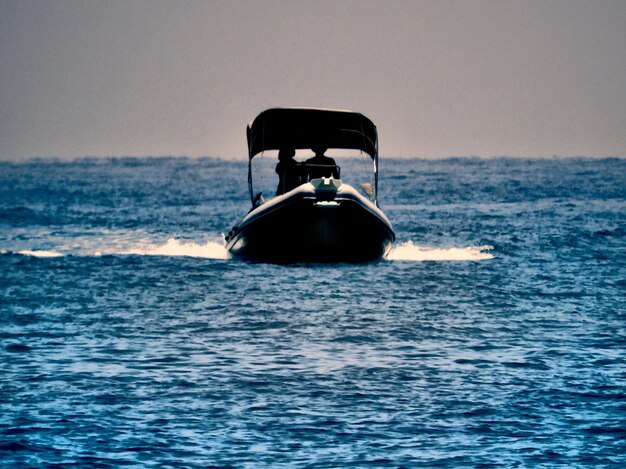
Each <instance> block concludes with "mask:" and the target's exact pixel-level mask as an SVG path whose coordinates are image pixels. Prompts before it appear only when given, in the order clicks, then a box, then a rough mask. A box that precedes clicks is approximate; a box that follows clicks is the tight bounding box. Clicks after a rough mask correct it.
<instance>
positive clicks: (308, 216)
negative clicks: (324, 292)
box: [226, 184, 395, 263]
mask: <svg viewBox="0 0 626 469" xmlns="http://www.w3.org/2000/svg"><path fill="white" fill-rule="evenodd" d="M305 186H310V184H309V185H305ZM329 199H330V200H329ZM394 238H395V235H394V233H393V230H392V228H391V225H390V223H389V221H388V220H387V219H386V217H385V215H384V214H383V213H382V211H380V209H378V208H377V207H376V206H375V205H373V204H372V203H371V202H369V201H367V199H365V198H364V197H363V196H361V195H360V194H358V193H357V192H356V191H355V190H354V189H353V188H351V187H350V186H347V185H343V187H342V190H341V193H336V194H332V196H331V197H330V198H329V197H328V193H324V192H319V191H317V192H316V191H315V190H312V188H310V187H304V186H303V187H302V188H300V189H296V190H294V191H292V192H291V193H289V194H286V195H285V196H283V197H281V198H278V200H276V201H275V202H273V203H268V204H266V205H262V206H260V207H257V208H256V209H255V210H253V211H251V212H250V213H249V214H248V215H247V216H246V217H245V218H244V220H242V222H241V223H240V224H239V225H238V226H236V227H234V228H233V230H231V233H229V235H228V237H227V245H226V248H227V250H228V251H229V252H230V254H231V255H233V256H236V257H242V258H245V259H249V260H257V261H262V262H276V263H292V262H368V261H372V260H376V259H380V258H382V257H384V256H385V255H386V254H387V253H388V252H389V250H390V249H391V244H392V242H393V240H394Z"/></svg>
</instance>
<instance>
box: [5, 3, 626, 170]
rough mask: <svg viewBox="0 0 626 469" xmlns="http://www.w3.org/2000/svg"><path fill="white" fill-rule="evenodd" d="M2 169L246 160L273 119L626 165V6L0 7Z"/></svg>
mask: <svg viewBox="0 0 626 469" xmlns="http://www.w3.org/2000/svg"><path fill="white" fill-rule="evenodd" d="M0 64H1V65H0V112H1V114H0V116H1V117H0V159H1V160H22V159H27V158H30V157H47V156H57V157H61V158H73V157H80V156H86V155H95V156H122V155H136V156H147V155H154V156H156V155H186V156H203V155H206V156H219V157H223V158H237V159H244V158H245V157H246V139H245V126H246V124H247V123H248V122H249V121H250V120H252V119H253V118H254V117H255V116H256V115H257V114H258V113H260V112H261V111H263V110H264V109H266V108H269V107H288V106H297V107H324V108H339V109H351V110H355V111H359V112H362V113H363V114H365V115H367V116H368V117H369V118H370V119H372V120H373V121H374V123H375V124H376V125H377V126H378V131H379V138H380V152H381V155H383V156H399V157H411V156H418V157H429V158H436V157H446V156H473V155H476V156H483V157H489V156H499V155H510V156H531V157H541V156H552V155H561V156H578V155H582V156H626V0H588V1H583V0H541V1H535V0H524V1H521V0H515V1H507V0H460V1H445V0H434V1H430V0H425V1H419V0H413V1H398V0H393V1H392V0H386V1H364V0H363V1H338V0H333V1H320V0H316V1H296V0H294V1H275V0H272V1H270V0H263V1H254V0H250V1H233V0H228V1H208V0H206V1H180V0H176V1H174V0H173V1H164V0H146V1H143V0H140V1H137V0H134V1H128V0H119V1H117V0H116V1H108V0H77V1H67V0H50V1H43V0H42V1H31V0H0Z"/></svg>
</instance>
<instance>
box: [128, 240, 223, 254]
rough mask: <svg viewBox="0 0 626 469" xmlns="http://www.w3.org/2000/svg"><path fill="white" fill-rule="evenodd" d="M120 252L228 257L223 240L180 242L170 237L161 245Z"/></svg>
mask: <svg viewBox="0 0 626 469" xmlns="http://www.w3.org/2000/svg"><path fill="white" fill-rule="evenodd" d="M120 254H135V255H142V256H187V257H200V258H204V259H228V253H227V252H226V247H225V245H224V243H223V242H221V243H220V242H217V241H207V242H206V243H204V244H198V243H194V242H181V241H179V240H178V239H176V238H170V239H168V240H167V243H165V244H163V245H160V246H159V245H152V246H145V247H142V248H139V249H130V250H128V251H126V252H122V253H120Z"/></svg>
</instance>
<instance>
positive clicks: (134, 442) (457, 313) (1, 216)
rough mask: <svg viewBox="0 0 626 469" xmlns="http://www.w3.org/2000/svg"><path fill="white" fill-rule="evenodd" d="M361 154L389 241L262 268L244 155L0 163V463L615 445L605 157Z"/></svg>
mask: <svg viewBox="0 0 626 469" xmlns="http://www.w3.org/2000/svg"><path fill="white" fill-rule="evenodd" d="M380 166H381V179H380V205H381V208H382V209H383V210H384V211H385V213H386V214H387V215H388V217H389V218H390V219H391V221H392V223H393V224H394V228H395V230H396V234H397V241H396V243H395V247H394V249H393V250H392V252H391V253H390V255H389V256H388V258H387V259H384V260H380V261H378V262H372V263H368V264H361V265H348V264H339V265H332V264H331V265H315V264H296V265H272V264H262V263H251V262H244V261H240V260H234V259H228V258H227V256H226V252H225V251H224V242H223V234H224V233H227V232H228V230H229V229H230V227H231V226H232V225H233V224H235V223H236V222H237V221H238V220H239V219H240V218H241V217H242V216H243V215H244V214H245V213H246V212H247V210H248V209H249V196H248V194H247V165H246V163H245V162H241V161H239V162H229V161H222V160H219V159H214V158H203V159H186V158H107V159H95V158H94V159H89V158H87V159H81V160H76V161H71V162H62V161H52V160H49V161H45V160H32V161H28V162H25V163H7V162H4V163H0V272H1V274H0V275H1V277H0V376H1V381H0V465H1V466H4V467H71V466H84V467H118V466H128V467H144V466H159V467H209V466H212V467H250V468H253V467H254V468H256V467H315V468H317V467H348V466H349V467H423V466H441V467H466V466H478V467H499V466H500V467H529V466H545V467H555V466H561V467H576V466H578V467H582V466H616V467H623V466H624V465H626V387H625V386H626V297H625V296H626V295H625V293H626V160H624V159H616V158H613V159H585V158H577V159H514V158H496V159H471V158H468V159H463V158H461V159H447V160H438V161H428V160H394V159H387V158H382V159H381V164H380ZM342 171H343V172H345V171H347V169H346V166H344V167H343V169H342Z"/></svg>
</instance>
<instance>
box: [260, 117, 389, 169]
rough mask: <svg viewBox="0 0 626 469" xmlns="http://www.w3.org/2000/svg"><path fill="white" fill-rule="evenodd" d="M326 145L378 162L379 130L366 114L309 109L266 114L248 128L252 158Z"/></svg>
mask: <svg viewBox="0 0 626 469" xmlns="http://www.w3.org/2000/svg"><path fill="white" fill-rule="evenodd" d="M318 145H323V146H326V147H328V148H341V149H350V150H361V151H363V152H365V153H367V154H368V155H370V156H371V157H372V159H376V158H377V157H378V137H377V132H376V126H375V125H374V123H373V122H372V121H371V120H369V119H368V118H367V117H365V116H364V115H363V114H360V113H358V112H351V111H335V110H326V109H306V108H291V109H290V108H273V109H268V110H266V111H263V112H262V113H261V114H259V115H258V116H257V118H256V119H254V121H253V122H252V123H251V124H250V125H248V156H249V158H250V159H252V158H253V157H254V156H255V155H257V154H258V153H261V152H262V151H265V150H280V149H281V148H284V147H291V148H293V149H294V150H301V149H306V148H312V147H314V146H318Z"/></svg>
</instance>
